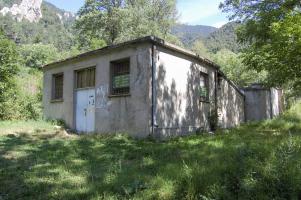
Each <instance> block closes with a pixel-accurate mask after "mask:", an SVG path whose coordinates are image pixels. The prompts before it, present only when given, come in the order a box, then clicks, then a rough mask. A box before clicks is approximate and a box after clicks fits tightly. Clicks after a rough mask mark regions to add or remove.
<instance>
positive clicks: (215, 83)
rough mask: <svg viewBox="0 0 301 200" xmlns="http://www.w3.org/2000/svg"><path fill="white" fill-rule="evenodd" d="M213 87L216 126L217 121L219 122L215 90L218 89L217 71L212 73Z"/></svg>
mask: <svg viewBox="0 0 301 200" xmlns="http://www.w3.org/2000/svg"><path fill="white" fill-rule="evenodd" d="M214 76H215V77H214V79H215V80H214V87H215V89H214V96H215V108H214V109H215V113H216V118H217V119H216V122H217V124H218V121H219V119H218V113H217V112H218V109H217V107H218V102H217V89H218V85H217V84H218V71H217V70H216V71H215V73H214Z"/></svg>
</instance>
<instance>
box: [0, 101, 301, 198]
mask: <svg viewBox="0 0 301 200" xmlns="http://www.w3.org/2000/svg"><path fill="white" fill-rule="evenodd" d="M300 198H301V105H300V104H299V105H298V106H295V107H294V108H293V109H292V110H291V111H289V112H288V113H286V114H285V115H284V116H282V117H281V118H279V119H275V120H270V121H265V122H262V123H254V124H246V125H243V126H241V127H239V128H236V129H233V130H227V131H219V132H218V133H217V134H216V135H207V134H204V135H201V136H191V137H185V138H177V139H172V140H170V141H168V142H154V141H151V140H143V141H136V140H133V139H131V138H129V137H126V136H122V135H115V136H110V137H105V136H76V135H68V134H66V133H65V131H64V130H62V129H58V128H57V127H54V126H53V125H51V124H49V123H46V122H0V199H1V200H6V199H35V200H37V199H64V200H65V199H72V200H73V199H200V200H207V199H269V200H270V199H278V200H280V199H296V200H297V199H300Z"/></svg>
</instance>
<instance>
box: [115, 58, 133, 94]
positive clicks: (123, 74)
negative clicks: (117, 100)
mask: <svg viewBox="0 0 301 200" xmlns="http://www.w3.org/2000/svg"><path fill="white" fill-rule="evenodd" d="M129 93H130V59H125V60H121V61H114V62H111V94H112V95H125V94H129Z"/></svg>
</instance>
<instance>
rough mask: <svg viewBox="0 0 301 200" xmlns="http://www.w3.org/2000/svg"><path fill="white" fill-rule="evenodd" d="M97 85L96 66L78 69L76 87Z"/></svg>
mask: <svg viewBox="0 0 301 200" xmlns="http://www.w3.org/2000/svg"><path fill="white" fill-rule="evenodd" d="M90 87H95V67H91V68H86V69H82V70H79V71H76V89H82V88H90Z"/></svg>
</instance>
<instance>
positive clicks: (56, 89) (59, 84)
mask: <svg viewBox="0 0 301 200" xmlns="http://www.w3.org/2000/svg"><path fill="white" fill-rule="evenodd" d="M63 90H64V74H62V73H61V74H54V75H53V77H52V100H62V99H63Z"/></svg>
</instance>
